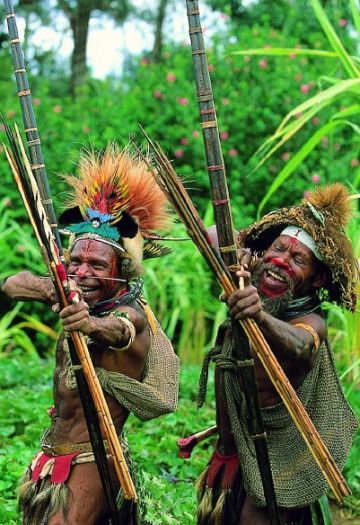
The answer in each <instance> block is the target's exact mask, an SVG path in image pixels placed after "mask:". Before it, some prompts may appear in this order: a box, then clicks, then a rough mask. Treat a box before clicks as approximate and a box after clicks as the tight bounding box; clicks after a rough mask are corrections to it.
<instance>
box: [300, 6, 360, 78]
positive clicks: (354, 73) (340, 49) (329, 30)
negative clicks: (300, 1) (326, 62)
mask: <svg viewBox="0 0 360 525" xmlns="http://www.w3.org/2000/svg"><path fill="white" fill-rule="evenodd" d="M310 3H311V5H312V8H313V9H314V12H315V15H316V17H317V19H318V20H319V23H320V25H321V27H322V29H323V31H324V33H325V34H326V36H327V38H328V40H329V42H330V44H331V47H332V48H333V49H334V51H335V52H336V53H337V55H338V57H339V58H340V60H341V62H342V64H343V66H344V68H345V70H346V72H347V74H348V75H349V77H351V78H356V77H357V78H360V71H359V70H358V68H357V67H356V66H355V64H354V62H353V61H352V60H351V58H350V56H349V55H348V53H347V51H346V49H345V48H344V46H343V44H342V42H341V40H340V39H339V37H338V36H337V34H336V33H335V31H334V28H333V26H332V25H331V23H330V21H329V19H328V17H327V15H326V13H325V11H324V9H323V8H322V6H321V3H320V1H319V0H310Z"/></svg>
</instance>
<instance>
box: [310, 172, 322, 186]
mask: <svg viewBox="0 0 360 525" xmlns="http://www.w3.org/2000/svg"><path fill="white" fill-rule="evenodd" d="M311 180H312V181H313V183H314V184H318V183H319V182H320V175H319V174H318V173H314V175H313V176H312V177H311Z"/></svg>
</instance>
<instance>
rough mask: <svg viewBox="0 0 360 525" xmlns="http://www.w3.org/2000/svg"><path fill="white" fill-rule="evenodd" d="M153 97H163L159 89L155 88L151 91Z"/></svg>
mask: <svg viewBox="0 0 360 525" xmlns="http://www.w3.org/2000/svg"><path fill="white" fill-rule="evenodd" d="M153 97H154V98H163V94H162V93H161V91H160V90H159V89H155V91H153Z"/></svg>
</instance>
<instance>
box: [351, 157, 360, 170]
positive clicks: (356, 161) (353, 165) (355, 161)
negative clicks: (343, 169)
mask: <svg viewBox="0 0 360 525" xmlns="http://www.w3.org/2000/svg"><path fill="white" fill-rule="evenodd" d="M359 164H360V162H359V159H351V162H350V165H351V167H352V168H356V166H359Z"/></svg>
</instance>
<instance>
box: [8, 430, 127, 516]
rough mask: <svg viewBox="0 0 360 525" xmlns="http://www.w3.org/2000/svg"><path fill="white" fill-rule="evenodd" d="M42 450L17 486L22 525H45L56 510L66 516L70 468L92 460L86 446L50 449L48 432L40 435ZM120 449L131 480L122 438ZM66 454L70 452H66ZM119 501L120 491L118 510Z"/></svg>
mask: <svg viewBox="0 0 360 525" xmlns="http://www.w3.org/2000/svg"><path fill="white" fill-rule="evenodd" d="M42 448H43V450H42V451H41V452H38V453H37V454H36V455H35V457H34V459H33V460H32V462H31V464H30V465H29V467H28V468H27V470H26V471H25V473H24V475H23V477H22V479H21V480H20V483H19V488H18V496H19V508H20V510H21V511H22V513H23V525H47V523H48V520H49V518H51V516H53V515H54V514H56V513H57V512H58V511H62V512H63V514H64V516H66V513H67V511H68V505H69V496H70V493H71V491H70V489H69V487H68V485H67V481H68V479H69V477H70V473H71V468H72V467H73V466H74V465H80V464H84V463H93V462H94V461H95V458H94V454H93V452H92V451H91V444H90V443H79V446H78V449H79V451H76V450H74V448H75V446H74V444H71V445H69V446H67V445H62V446H61V447H52V446H51V444H49V432H48V431H45V432H44V436H43V438H42ZM122 448H123V451H124V455H125V459H126V462H127V464H128V466H129V470H130V472H131V475H132V477H133V478H134V469H133V468H132V461H131V459H130V456H129V449H128V447H127V444H126V441H125V440H124V439H122ZM56 449H62V450H63V451H64V453H63V454H61V455H60V454H59V455H58V454H55V453H54V451H55V450H56ZM67 449H68V450H67ZM81 450H85V451H84V452H83V451H81ZM44 451H45V452H44ZM68 451H70V452H69V453H66V452H68ZM123 501H124V498H123V495H122V491H121V490H120V491H119V494H118V497H117V504H118V508H119V509H120V508H121V506H122V503H123ZM136 512H137V509H135V508H134V514H136ZM131 523H132V524H133V525H135V524H136V523H137V521H135V517H134V521H132V522H131Z"/></svg>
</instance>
